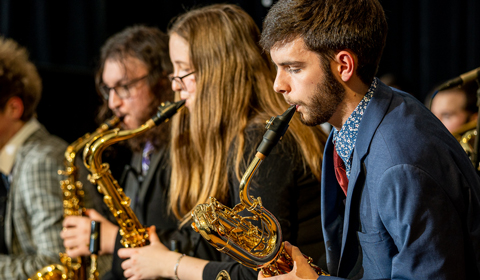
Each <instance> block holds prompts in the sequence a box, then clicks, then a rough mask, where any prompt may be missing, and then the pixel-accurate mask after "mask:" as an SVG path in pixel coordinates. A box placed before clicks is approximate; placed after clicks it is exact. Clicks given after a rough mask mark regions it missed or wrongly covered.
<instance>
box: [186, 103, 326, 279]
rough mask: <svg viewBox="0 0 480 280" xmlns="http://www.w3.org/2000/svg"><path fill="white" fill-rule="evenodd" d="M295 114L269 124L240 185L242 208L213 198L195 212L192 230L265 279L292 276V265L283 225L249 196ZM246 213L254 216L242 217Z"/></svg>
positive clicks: (193, 213) (260, 203)
mask: <svg viewBox="0 0 480 280" xmlns="http://www.w3.org/2000/svg"><path fill="white" fill-rule="evenodd" d="M294 114H295V106H291V107H290V108H289V109H287V111H285V112H284V113H283V114H282V115H280V116H277V117H273V118H272V119H271V120H270V121H269V122H268V123H267V127H266V129H267V131H266V133H265V134H264V136H263V140H262V142H261V143H260V145H259V146H258V148H257V153H256V155H255V158H254V159H253V160H252V162H251V163H250V165H249V166H248V168H247V170H246V172H245V174H244V175H243V177H242V180H241V182H240V201H241V203H240V204H237V205H235V206H234V207H233V208H228V207H226V206H224V205H222V204H221V203H220V202H218V201H217V200H216V199H215V198H213V197H210V201H209V203H205V204H199V205H198V206H196V207H195V208H194V209H193V211H192V218H193V223H192V227H193V229H194V230H195V231H197V232H198V233H200V234H201V235H202V237H203V238H205V240H207V241H208V242H209V243H210V245H212V246H213V247H215V248H216V249H217V250H219V251H220V252H222V253H225V254H227V255H229V256H230V257H232V258H233V259H235V260H237V261H238V262H239V263H241V264H243V265H244V266H247V267H250V268H253V269H255V270H257V269H261V270H262V272H263V274H264V276H274V275H279V274H285V273H288V272H290V271H291V270H292V268H293V261H292V259H291V258H290V256H289V255H288V254H287V253H286V251H285V249H284V243H283V242H282V231H281V227H280V223H279V222H278V221H277V219H276V218H275V216H273V215H272V214H271V213H270V212H269V211H268V210H267V209H265V208H264V207H263V206H262V200H261V198H260V197H258V198H254V197H252V196H250V195H249V188H248V186H249V184H250V180H251V179H252V177H253V175H254V174H255V171H256V170H257V168H258V167H259V166H260V164H261V162H262V161H263V160H264V159H265V158H266V157H267V156H268V155H269V153H270V152H271V150H272V149H273V147H274V146H275V145H276V144H277V143H278V141H279V140H280V139H281V137H282V136H283V135H284V134H285V132H286V130H287V128H288V125H289V122H290V120H291V119H292V117H293V115H294ZM243 210H247V211H248V212H249V213H250V214H252V215H251V216H242V215H240V212H241V211H243ZM254 224H256V225H254ZM306 258H307V260H308V262H309V264H310V266H312V268H314V269H315V270H316V272H317V273H318V274H319V275H320V274H321V275H326V274H325V273H324V272H323V271H322V270H321V268H319V267H318V266H316V265H315V264H314V263H313V260H312V259H311V258H309V257H306ZM227 274H228V273H227ZM219 276H221V275H220V274H219ZM219 276H217V278H218V277H219Z"/></svg>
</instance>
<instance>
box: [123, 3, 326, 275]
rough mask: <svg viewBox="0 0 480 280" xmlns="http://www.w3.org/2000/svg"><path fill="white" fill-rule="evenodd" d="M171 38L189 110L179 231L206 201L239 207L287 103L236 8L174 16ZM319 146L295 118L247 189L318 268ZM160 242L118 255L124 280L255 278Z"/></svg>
mask: <svg viewBox="0 0 480 280" xmlns="http://www.w3.org/2000/svg"><path fill="white" fill-rule="evenodd" d="M169 35H170V41H169V45H170V48H169V49H170V59H171V61H172V63H173V68H174V71H173V75H171V76H170V80H171V81H172V88H173V89H174V90H175V91H176V92H177V99H183V100H186V103H185V106H186V110H182V111H181V112H179V113H178V114H177V115H176V116H175V117H174V118H172V136H171V137H172V141H171V147H170V153H171V168H172V173H171V181H170V191H169V200H168V204H169V208H170V211H172V213H174V214H175V216H176V218H177V219H178V221H179V222H180V224H181V225H182V226H183V227H182V229H183V230H187V229H189V230H190V231H193V230H192V228H191V225H190V224H191V222H192V220H191V215H190V213H191V211H192V209H193V208H194V207H195V206H196V205H198V204H200V203H207V202H208V200H209V197H215V198H216V199H218V200H219V201H220V202H221V203H222V204H224V205H226V206H227V207H230V208H233V207H234V206H235V205H237V204H239V203H240V198H239V184H240V182H239V181H240V178H241V177H242V175H243V173H244V172H245V170H246V168H247V166H248V164H249V163H250V162H251V160H252V158H253V156H254V154H255V152H256V148H257V146H258V144H259V143H260V142H261V141H262V136H263V134H264V133H265V121H266V120H268V119H270V118H271V117H272V116H277V115H279V114H282V113H283V112H284V111H285V110H286V109H287V108H288V107H289V105H288V104H287V103H286V102H285V101H284V100H283V99H282V97H281V96H280V95H278V94H276V93H275V92H274V91H273V80H274V78H275V68H274V67H273V65H272V64H271V61H270V59H269V57H268V56H267V55H265V54H264V53H263V52H262V51H261V49H260V47H259V45H258V39H259V36H260V31H259V29H258V27H257V26H256V24H255V22H254V21H253V19H252V18H251V17H250V16H249V15H248V14H247V13H246V12H245V11H243V10H242V9H241V8H239V7H238V6H236V5H211V6H205V7H203V8H199V9H196V10H191V11H189V12H187V13H185V14H183V15H181V16H180V17H178V18H176V20H175V21H174V22H173V24H172V27H171V29H170V30H169ZM325 140H326V135H325V134H324V133H323V132H322V130H321V129H320V128H319V127H311V128H307V129H305V128H304V127H302V125H301V122H300V118H299V117H298V116H294V117H293V119H292V121H291V123H290V127H289V128H288V130H287V132H286V134H285V136H284V137H283V139H282V141H281V142H280V143H279V144H278V145H277V146H276V147H275V148H274V149H273V151H272V152H271V154H270V155H269V156H268V157H267V158H266V159H265V161H263V163H262V165H261V166H260V167H259V169H258V171H257V173H256V174H255V176H254V177H253V180H252V184H251V187H250V194H251V195H252V196H254V197H261V199H262V205H263V206H264V207H265V208H266V209H267V210H268V211H270V212H271V213H272V214H273V215H275V217H276V218H277V219H278V221H279V222H280V224H281V228H282V233H283V236H284V237H285V238H287V239H290V240H292V241H291V242H292V243H294V244H296V245H298V246H300V247H301V248H302V249H303V250H305V253H306V254H307V255H309V256H310V257H312V258H313V259H314V261H315V262H316V263H317V264H319V263H323V265H321V266H323V267H325V259H323V261H322V257H323V256H324V255H325V254H324V253H322V251H324V245H323V239H322V237H321V236H318V234H317V233H318V232H320V231H321V228H320V224H321V222H320V206H319V203H318V196H319V195H320V172H321V167H320V162H321V158H322V151H323V145H324V143H325V142H324V141H325ZM315 197H317V198H315ZM194 234H196V236H198V237H199V238H201V239H203V238H202V237H201V236H200V234H198V233H195V232H194ZM160 241H163V240H162V237H159V238H158V237H157V236H156V235H155V233H154V232H152V234H151V238H150V245H149V246H146V247H142V248H134V249H126V248H123V249H120V250H119V251H118V254H119V256H120V257H122V258H125V259H126V260H125V261H124V262H123V263H122V267H123V268H124V269H125V274H124V275H125V276H126V277H127V278H129V279H153V278H158V277H162V278H169V279H181V280H187V279H215V277H216V276H217V274H218V273H219V272H220V271H221V270H226V271H228V273H229V274H230V276H231V278H232V279H257V274H258V271H254V270H253V269H250V268H247V267H245V266H243V265H241V264H240V263H238V262H236V261H235V260H233V259H231V258H230V257H228V256H227V255H225V254H222V261H221V262H219V261H214V260H211V259H210V260H209V259H201V258H198V257H192V256H191V255H189V254H185V255H183V254H182V253H185V252H182V251H180V252H171V251H169V250H168V248H167V247H166V246H164V245H163V244H162V242H160ZM212 248H213V247H212Z"/></svg>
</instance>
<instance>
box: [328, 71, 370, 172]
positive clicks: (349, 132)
mask: <svg viewBox="0 0 480 280" xmlns="http://www.w3.org/2000/svg"><path fill="white" fill-rule="evenodd" d="M377 85H378V81H377V78H374V79H373V81H372V84H371V85H370V88H369V89H368V91H367V93H366V94H365V96H364V97H363V98H362V100H361V101H360V103H358V105H357V107H356V108H355V110H354V111H353V112H352V114H351V115H350V117H348V119H347V121H346V122H345V123H344V124H343V126H342V128H341V129H340V130H337V129H336V128H334V131H333V143H334V144H335V149H336V150H337V153H338V155H339V156H340V157H341V158H342V160H343V162H344V163H345V167H346V168H345V169H346V173H347V177H348V178H349V179H350V169H351V167H352V155H353V149H354V148H355V143H356V141H357V135H358V128H359V126H360V122H361V121H362V118H363V114H364V113H365V110H366V109H367V106H368V104H369V103H370V100H371V99H372V96H373V92H374V91H375V89H376V88H377Z"/></svg>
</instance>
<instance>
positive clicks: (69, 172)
mask: <svg viewBox="0 0 480 280" xmlns="http://www.w3.org/2000/svg"><path fill="white" fill-rule="evenodd" d="M119 123H120V120H119V119H118V118H117V117H112V118H110V119H109V120H107V121H106V122H105V123H103V124H102V125H100V126H99V127H98V128H97V129H96V130H95V131H94V132H93V133H91V134H90V133H87V134H85V135H83V136H82V137H80V138H78V139H77V140H76V141H75V142H73V143H72V144H70V145H69V146H68V147H67V149H66V150H65V154H64V156H65V170H59V171H58V174H60V175H64V176H66V177H67V179H65V180H62V181H60V187H61V189H62V193H63V217H68V216H83V215H84V213H85V208H84V206H83V204H84V203H83V198H84V191H83V185H82V182H80V181H78V174H77V170H78V168H77V166H76V165H75V159H76V156H77V153H78V151H80V150H81V149H82V148H83V147H84V146H85V145H86V144H87V143H88V142H89V141H91V140H92V139H94V138H95V137H97V136H98V135H100V134H101V133H103V132H105V131H107V130H109V129H112V128H114V127H116V126H117V125H118V124H119ZM90 261H91V263H92V262H94V260H92V259H91V260H90ZM60 262H61V263H62V264H51V265H48V266H45V267H43V268H42V269H40V270H39V271H37V272H36V273H35V274H34V275H33V276H31V277H30V278H29V279H44V280H47V279H63V280H65V279H69V280H86V279H87V273H86V269H87V268H86V266H87V264H86V263H87V260H86V258H84V257H78V258H70V257H69V256H68V255H67V254H66V253H60ZM95 276H96V277H95ZM88 279H98V271H96V266H95V269H92V267H91V269H90V275H89V276H88Z"/></svg>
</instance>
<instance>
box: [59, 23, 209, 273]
mask: <svg viewBox="0 0 480 280" xmlns="http://www.w3.org/2000/svg"><path fill="white" fill-rule="evenodd" d="M172 71H173V69H172V64H171V62H170V59H169V56H168V36H167V35H166V34H164V33H162V32H161V31H160V30H158V29H157V28H154V27H147V26H132V27H128V28H126V29H125V30H123V31H121V32H120V33H117V34H115V35H113V36H112V37H110V38H109V39H108V40H107V41H106V43H105V44H104V46H103V47H102V49H101V53H100V66H99V69H98V71H97V74H96V77H95V82H96V87H97V90H98V92H99V94H100V95H101V96H102V97H103V100H104V102H103V106H102V107H101V108H100V113H99V119H100V121H104V120H105V119H107V118H108V117H110V116H111V115H112V114H115V115H116V116H117V117H119V118H121V120H122V122H121V128H122V129H127V130H131V129H135V128H138V127H139V126H141V125H142V124H144V123H145V122H146V121H147V120H148V119H150V118H151V117H152V116H153V115H154V114H155V113H156V112H157V107H158V106H160V104H161V103H162V102H165V101H173V91H172V90H171V86H170V81H169V80H168V77H167V75H168V74H169V73H171V72H172ZM169 130H170V129H169V123H165V124H162V125H160V126H158V127H156V128H154V129H152V130H150V131H148V132H146V133H144V134H142V135H141V136H138V137H134V138H132V139H129V140H128V146H129V148H130V149H131V151H132V152H133V156H132V159H131V162H130V164H129V165H128V166H127V167H126V168H125V170H126V171H125V172H126V173H125V174H124V175H122V177H125V180H124V182H123V184H122V182H120V184H121V185H122V187H123V188H124V192H125V194H126V195H127V196H128V197H129V198H130V199H131V205H130V207H131V208H132V209H133V211H134V213H135V215H136V216H137V217H138V219H139V221H140V222H141V223H142V224H144V225H147V226H150V225H155V227H156V229H157V233H158V234H159V235H160V236H161V237H162V239H163V240H165V242H166V244H167V245H168V243H169V242H170V240H171V238H170V235H171V234H172V233H173V232H174V231H175V229H176V227H177V222H176V220H175V219H174V218H173V217H169V215H168V213H167V211H166V205H167V197H166V195H167V191H168V182H169V170H170V168H169V165H168V164H167V162H168V161H167V160H168V153H167V151H168V140H169ZM118 145H120V143H119V144H118ZM118 145H115V146H118ZM115 146H112V147H110V148H115V149H116V147H115ZM110 164H113V165H114V164H115V162H110ZM116 179H119V178H116ZM99 203H102V204H103V202H99ZM163 205H165V206H163ZM87 213H88V217H73V216H71V217H67V218H66V219H65V221H64V223H63V225H64V227H65V230H64V231H63V232H62V234H61V236H62V238H63V239H64V245H65V247H66V248H67V250H66V252H67V254H68V255H69V256H71V257H77V256H86V255H88V254H89V251H88V247H87V246H85V244H88V242H89V238H90V221H91V220H96V221H100V222H101V230H100V234H101V238H100V240H101V241H100V242H101V244H100V254H101V255H104V254H113V263H112V270H111V271H110V272H109V273H107V274H106V275H105V276H103V277H102V279H121V278H123V270H122V268H121V266H120V260H119V259H118V256H117V253H116V252H117V250H118V249H119V248H121V247H122V245H121V244H120V234H119V232H118V231H119V227H118V226H117V225H116V224H115V223H112V222H110V221H109V220H108V219H107V218H105V217H104V216H102V215H101V214H99V213H98V212H97V211H95V210H91V209H90V210H88V211H87ZM177 239H180V242H181V243H182V246H184V247H187V246H189V244H191V242H190V241H189V240H181V238H177ZM168 246H169V245H168ZM211 251H212V252H213V251H214V250H213V249H211ZM214 254H218V253H216V252H214Z"/></svg>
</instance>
